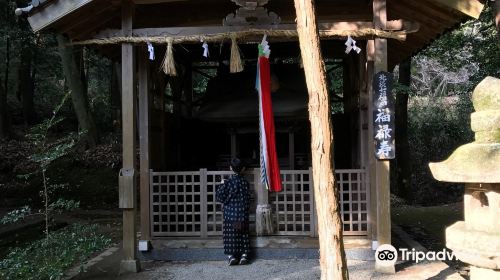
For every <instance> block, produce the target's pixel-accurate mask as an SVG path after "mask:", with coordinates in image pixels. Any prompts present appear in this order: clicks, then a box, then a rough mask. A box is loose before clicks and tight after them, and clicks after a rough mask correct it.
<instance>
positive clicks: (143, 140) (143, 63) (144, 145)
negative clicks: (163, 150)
mask: <svg viewBox="0 0 500 280" xmlns="http://www.w3.org/2000/svg"><path fill="white" fill-rule="evenodd" d="M138 64H139V77H138V83H139V86H138V88H139V148H140V157H139V158H140V167H141V169H140V194H141V207H140V208H141V240H140V241H139V251H148V250H149V248H150V241H151V225H150V222H151V220H150V215H149V213H150V212H149V211H150V209H149V207H150V201H149V197H150V196H149V186H150V182H149V178H150V177H149V172H150V171H149V170H150V163H151V161H150V153H151V151H150V147H149V142H150V136H149V128H150V125H151V124H150V107H151V106H150V105H151V94H150V90H149V63H148V57H147V53H146V52H145V51H141V52H140V57H139V58H138Z"/></svg>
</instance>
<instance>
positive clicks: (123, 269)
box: [120, 260, 141, 274]
mask: <svg viewBox="0 0 500 280" xmlns="http://www.w3.org/2000/svg"><path fill="white" fill-rule="evenodd" d="M139 271H141V263H140V262H139V260H122V261H121V263H120V274H122V273H130V272H133V273H137V272H139Z"/></svg>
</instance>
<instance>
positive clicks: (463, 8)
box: [430, 0, 484, 18]
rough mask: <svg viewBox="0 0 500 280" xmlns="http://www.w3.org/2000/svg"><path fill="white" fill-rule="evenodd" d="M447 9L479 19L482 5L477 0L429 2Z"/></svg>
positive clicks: (439, 0) (438, 0)
mask: <svg viewBox="0 0 500 280" xmlns="http://www.w3.org/2000/svg"><path fill="white" fill-rule="evenodd" d="M430 1H431V2H435V3H438V4H440V5H443V6H446V7H448V8H452V9H455V10H457V11H459V12H461V13H462V14H464V15H468V16H470V17H473V18H479V15H480V14H481V12H482V11H483V8H484V4H483V3H481V2H479V1H478V0H430Z"/></svg>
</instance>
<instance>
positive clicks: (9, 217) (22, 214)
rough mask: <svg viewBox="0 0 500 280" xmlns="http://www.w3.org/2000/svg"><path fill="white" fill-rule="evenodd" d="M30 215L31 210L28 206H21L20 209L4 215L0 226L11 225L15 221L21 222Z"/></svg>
mask: <svg viewBox="0 0 500 280" xmlns="http://www.w3.org/2000/svg"><path fill="white" fill-rule="evenodd" d="M30 214H31V208H30V207H29V206H27V205H26V206H23V207H22V208H20V209H16V210H12V211H10V212H8V213H7V214H5V216H4V217H3V218H2V219H1V220H0V225H7V224H12V223H15V222H17V221H20V220H23V219H24V218H26V217H27V216H29V215H30Z"/></svg>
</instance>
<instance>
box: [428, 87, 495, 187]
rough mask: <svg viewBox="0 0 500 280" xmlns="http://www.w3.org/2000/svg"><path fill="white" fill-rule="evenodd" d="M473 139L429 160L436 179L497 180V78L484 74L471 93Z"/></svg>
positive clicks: (463, 180)
mask: <svg viewBox="0 0 500 280" xmlns="http://www.w3.org/2000/svg"><path fill="white" fill-rule="evenodd" d="M472 103H473V105H474V109H475V110H476V112H474V113H472V115H471V128H472V130H473V131H474V132H475V141H474V142H472V143H469V144H465V145H463V146H460V147H458V148H457V149H456V150H455V151H454V152H453V153H452V154H451V156H450V157H449V158H448V159H446V160H445V161H442V162H437V163H429V167H430V169H431V172H432V175H433V176H434V178H436V179H437V180H439V181H445V182H461V183H500V79H497V78H493V77H486V78H485V79H484V80H483V81H482V82H481V83H479V84H478V85H477V86H476V88H475V89H474V92H473V94H472Z"/></svg>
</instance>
